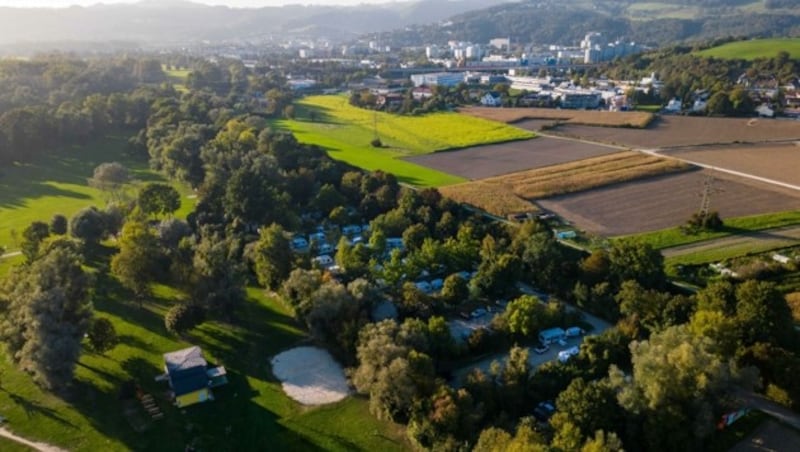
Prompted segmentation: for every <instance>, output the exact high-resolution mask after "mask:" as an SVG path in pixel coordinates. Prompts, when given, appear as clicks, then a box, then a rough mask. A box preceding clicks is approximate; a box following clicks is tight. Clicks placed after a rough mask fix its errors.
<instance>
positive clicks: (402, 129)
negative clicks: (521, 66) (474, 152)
mask: <svg viewBox="0 0 800 452" xmlns="http://www.w3.org/2000/svg"><path fill="white" fill-rule="evenodd" d="M296 106H297V111H298V115H297V119H294V120H280V121H275V122H274V126H276V127H278V128H284V129H288V130H290V131H292V132H293V133H294V134H295V135H296V136H297V139H298V140H299V141H300V142H303V143H309V144H316V145H319V146H321V147H323V148H325V149H326V150H327V151H328V153H329V155H330V156H331V157H333V158H335V159H337V160H342V161H345V162H347V163H350V164H351V165H354V166H358V167H361V168H364V169H367V170H384V171H387V172H390V173H393V174H395V175H396V176H398V178H399V179H400V180H401V181H403V182H407V183H410V184H414V185H418V186H440V185H447V184H453V183H457V182H460V181H462V180H463V179H462V178H460V177H457V176H453V175H450V174H446V173H443V172H440V171H436V170H432V169H429V168H425V167H422V166H419V165H416V164H414V163H412V162H408V161H404V160H401V158H402V157H407V156H411V155H419V154H426V153H430V152H435V151H442V150H448V149H457V148H464V147H469V146H475V145H479V144H488V143H498V142H504V141H514V140H525V139H529V138H532V137H533V136H534V135H533V134H532V133H531V132H528V131H524V130H521V129H518V128H515V127H511V126H507V125H505V124H498V123H496V122H491V121H486V120H483V119H479V118H473V117H470V116H464V115H459V114H456V113H435V114H430V115H425V116H398V115H392V114H387V113H382V112H372V111H369V110H364V109H360V108H356V107H353V106H351V105H350V104H349V103H348V101H347V98H346V97H343V96H311V97H307V98H304V99H302V100H300V101H299V102H298V103H297V104H296ZM376 131H377V135H378V137H379V138H380V140H381V142H382V143H383V147H380V148H376V147H373V146H371V145H370V142H371V141H372V139H373V138H375V134H376Z"/></svg>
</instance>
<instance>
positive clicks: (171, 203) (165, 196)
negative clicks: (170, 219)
mask: <svg viewBox="0 0 800 452" xmlns="http://www.w3.org/2000/svg"><path fill="white" fill-rule="evenodd" d="M137 203H138V204H139V208H140V209H142V212H144V213H145V214H147V215H157V216H158V215H172V214H173V213H174V212H175V211H176V210H178V209H179V208H180V207H181V195H180V194H179V193H178V191H177V190H175V189H174V188H172V186H170V185H167V184H159V183H150V184H147V185H145V186H144V188H142V190H141V191H140V192H139V199H138V200H137Z"/></svg>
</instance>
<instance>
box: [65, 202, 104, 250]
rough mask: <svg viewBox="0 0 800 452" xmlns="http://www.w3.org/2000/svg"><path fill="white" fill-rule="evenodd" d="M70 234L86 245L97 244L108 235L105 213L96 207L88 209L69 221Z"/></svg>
mask: <svg viewBox="0 0 800 452" xmlns="http://www.w3.org/2000/svg"><path fill="white" fill-rule="evenodd" d="M69 232H70V234H72V236H73V237H75V238H76V239H79V240H82V241H83V242H84V243H97V242H99V241H100V240H102V239H103V237H104V236H105V233H106V222H105V218H104V216H103V213H102V212H100V211H99V210H97V208H96V207H87V208H85V209H83V210H81V211H79V212H78V213H76V214H75V215H73V217H72V218H71V219H70V221H69Z"/></svg>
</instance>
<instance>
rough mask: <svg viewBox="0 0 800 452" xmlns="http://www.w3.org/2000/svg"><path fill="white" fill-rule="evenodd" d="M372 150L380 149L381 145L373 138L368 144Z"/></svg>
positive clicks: (379, 140) (379, 141)
mask: <svg viewBox="0 0 800 452" xmlns="http://www.w3.org/2000/svg"><path fill="white" fill-rule="evenodd" d="M369 144H371V145H372V147H374V148H382V147H383V143H382V142H381V139H380V138H373V139H372V141H370V142H369Z"/></svg>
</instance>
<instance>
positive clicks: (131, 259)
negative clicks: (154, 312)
mask: <svg viewBox="0 0 800 452" xmlns="http://www.w3.org/2000/svg"><path fill="white" fill-rule="evenodd" d="M160 250H161V248H160V247H159V245H158V238H157V237H156V235H155V234H154V233H153V231H151V230H150V228H149V227H148V226H147V224H145V223H144V222H141V221H138V220H135V219H134V220H130V221H128V222H127V223H125V226H123V227H122V233H121V234H120V237H119V253H117V254H115V255H114V257H113V258H112V259H111V273H113V274H114V276H116V277H117V278H118V279H119V280H120V282H121V283H122V285H123V286H125V287H127V288H128V289H130V290H132V291H133V293H134V294H135V295H136V297H137V298H138V299H139V300H141V299H142V297H144V296H145V295H147V293H148V292H149V287H150V282H151V281H152V280H153V277H154V276H155V271H156V263H157V262H158V258H159V256H160V254H161V251H160Z"/></svg>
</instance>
